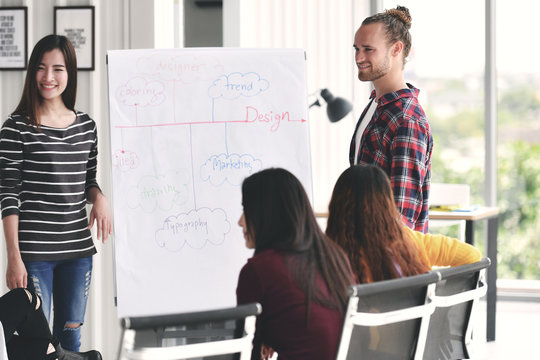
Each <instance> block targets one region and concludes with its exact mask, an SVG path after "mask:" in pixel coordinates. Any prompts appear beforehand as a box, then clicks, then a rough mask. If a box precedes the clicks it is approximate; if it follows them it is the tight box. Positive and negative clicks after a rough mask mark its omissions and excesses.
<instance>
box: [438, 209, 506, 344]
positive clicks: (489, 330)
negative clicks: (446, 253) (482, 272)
mask: <svg viewBox="0 0 540 360" xmlns="http://www.w3.org/2000/svg"><path fill="white" fill-rule="evenodd" d="M429 218H430V219H431V220H454V221H456V220H465V241H466V242H467V243H468V244H471V245H474V226H475V223H476V222H477V221H483V220H486V221H487V241H486V254H487V255H486V256H487V257H489V258H490V260H491V266H490V267H489V268H488V269H487V285H488V288H487V296H486V298H487V320H486V321H487V325H486V340H487V341H494V340H495V316H496V309H497V228H498V225H499V208H497V207H486V206H482V207H478V208H475V209H473V210H471V211H459V210H454V211H435V210H430V211H429Z"/></svg>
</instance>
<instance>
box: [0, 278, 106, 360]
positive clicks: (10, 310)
mask: <svg viewBox="0 0 540 360" xmlns="http://www.w3.org/2000/svg"><path fill="white" fill-rule="evenodd" d="M0 323H1V325H0V326H2V327H3V330H4V336H5V342H6V345H7V352H8V357H9V359H10V360H29V359H31V360H41V359H44V360H49V359H51V360H55V359H58V360H101V354H100V353H99V352H98V351H96V350H91V351H88V352H84V353H79V352H72V351H68V350H64V349H62V347H61V346H60V344H59V343H58V341H57V340H56V339H54V338H53V336H52V335H51V331H50V329H49V324H48V322H47V319H46V318H45V315H44V314H43V310H42V309H41V299H40V298H39V296H37V295H36V294H34V293H32V292H30V291H29V290H27V289H23V288H15V289H13V290H11V291H10V292H8V293H6V294H5V295H4V296H2V297H0ZM15 332H17V333H16V334H15ZM0 341H4V339H0ZM2 359H4V358H2Z"/></svg>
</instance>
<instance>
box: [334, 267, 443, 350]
mask: <svg viewBox="0 0 540 360" xmlns="http://www.w3.org/2000/svg"><path fill="white" fill-rule="evenodd" d="M439 278H440V275H439V273H438V272H430V273H426V274H421V275H416V276H409V277H405V278H400V279H392V280H385V281H378V282H374V283H369V284H361V285H354V286H351V287H349V305H348V309H347V311H346V314H345V320H344V323H343V331H342V333H341V340H340V344H339V349H338V354H337V359H338V360H344V359H359V358H361V359H387V360H390V359H391V360H394V359H396V360H397V359H407V360H408V359H421V358H422V354H423V347H424V344H425V337H426V335H427V329H428V326H429V318H430V316H431V314H432V313H433V311H434V309H435V308H434V304H433V303H432V302H431V297H432V296H434V295H435V284H436V283H437V281H438V280H439Z"/></svg>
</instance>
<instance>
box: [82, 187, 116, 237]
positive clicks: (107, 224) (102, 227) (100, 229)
mask: <svg viewBox="0 0 540 360" xmlns="http://www.w3.org/2000/svg"><path fill="white" fill-rule="evenodd" d="M94 221H95V222H96V224H97V238H98V240H99V239H101V241H102V242H103V243H105V241H107V238H108V237H109V235H110V234H111V232H112V219H111V211H110V209H109V203H108V202H107V198H106V197H105V195H103V194H102V193H101V192H99V194H97V195H96V198H95V200H94V203H93V206H92V211H91V212H90V222H89V224H88V228H89V229H91V228H92V226H94Z"/></svg>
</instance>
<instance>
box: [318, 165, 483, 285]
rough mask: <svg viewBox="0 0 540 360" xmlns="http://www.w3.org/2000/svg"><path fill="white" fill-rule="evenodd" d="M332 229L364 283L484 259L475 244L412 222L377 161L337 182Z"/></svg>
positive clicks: (347, 172)
mask: <svg viewBox="0 0 540 360" xmlns="http://www.w3.org/2000/svg"><path fill="white" fill-rule="evenodd" d="M326 234H327V235H328V236H329V237H330V238H331V239H332V240H334V241H335V242H336V243H337V244H339V245H340V246H341V247H342V248H343V250H345V252H346V253H347V254H348V256H349V259H350V262H351V267H352V269H353V272H354V273H355V275H356V277H357V281H358V283H367V282H372V281H380V280H387V279H393V278H398V277H403V276H411V275H417V274H421V273H424V272H426V271H429V270H430V269H431V267H432V266H458V265H463V264H469V263H473V262H476V261H478V260H480V258H481V254H480V251H478V249H476V248H475V247H473V246H471V245H469V244H466V243H463V242H461V241H459V240H458V239H454V238H451V237H446V236H443V235H430V234H423V233H421V232H417V231H414V230H411V229H409V228H408V227H406V226H405V225H404V224H403V222H402V221H401V215H400V213H399V212H398V210H397V208H396V206H395V203H394V198H393V195H392V189H391V187H390V180H389V179H388V176H387V175H386V173H385V172H384V171H383V170H381V169H380V168H379V167H377V166H373V165H355V166H352V167H350V168H348V169H347V170H345V171H344V172H343V173H342V174H341V176H340V177H339V179H338V180H337V182H336V185H335V187H334V191H333V194H332V199H331V200H330V205H329V214H328V223H327V228H326Z"/></svg>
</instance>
